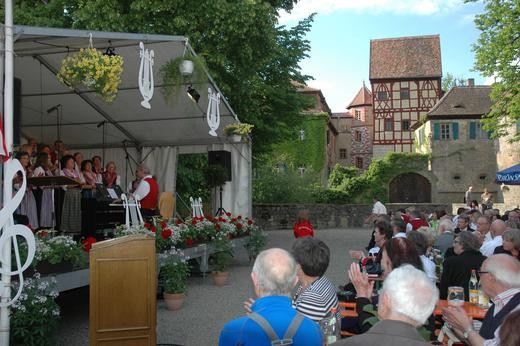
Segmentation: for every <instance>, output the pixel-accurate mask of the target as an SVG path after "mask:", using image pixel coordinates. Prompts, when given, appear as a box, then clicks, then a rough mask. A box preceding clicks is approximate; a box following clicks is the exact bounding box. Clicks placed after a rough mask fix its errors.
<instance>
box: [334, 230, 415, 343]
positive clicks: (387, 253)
mask: <svg viewBox="0 0 520 346" xmlns="http://www.w3.org/2000/svg"><path fill="white" fill-rule="evenodd" d="M402 264H411V265H412V266H414V267H415V268H417V269H420V270H423V265H422V261H421V258H420V257H419V253H418V252H417V250H416V249H415V246H414V245H413V244H412V242H411V241H410V240H408V239H406V238H392V239H389V240H388V241H387V242H386V243H385V244H384V245H383V248H382V259H381V265H382V267H383V278H385V277H386V276H388V275H389V274H390V272H391V271H392V269H393V268H397V267H399V266H401V265H402ZM348 276H349V278H350V281H351V282H352V284H353V285H354V287H355V289H356V293H357V297H356V311H357V313H358V319H357V328H352V329H351V326H352V324H351V323H350V321H349V319H348V318H344V319H343V320H342V329H345V330H348V331H350V332H354V333H355V334H359V333H362V332H366V331H367V330H368V329H370V327H371V325H370V323H368V321H367V320H369V319H370V318H371V317H373V316H372V314H370V313H368V312H366V311H365V307H366V306H367V305H370V304H372V293H373V292H374V281H370V280H369V278H368V275H367V274H366V273H362V272H361V269H360V267H359V265H358V264H357V263H352V264H351V265H350V269H349V271H348Z"/></svg>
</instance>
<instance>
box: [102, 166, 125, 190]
mask: <svg viewBox="0 0 520 346" xmlns="http://www.w3.org/2000/svg"><path fill="white" fill-rule="evenodd" d="M120 183H121V178H120V177H119V175H117V172H116V164H115V163H114V161H110V162H109V163H107V166H106V170H105V172H104V173H103V184H104V185H105V186H106V187H112V186H114V185H119V184H120Z"/></svg>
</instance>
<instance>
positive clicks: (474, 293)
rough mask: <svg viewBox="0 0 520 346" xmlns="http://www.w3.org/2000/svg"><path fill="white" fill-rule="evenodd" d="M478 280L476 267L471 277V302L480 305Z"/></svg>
mask: <svg viewBox="0 0 520 346" xmlns="http://www.w3.org/2000/svg"><path fill="white" fill-rule="evenodd" d="M478 289H479V287H478V280H477V272H476V271H475V269H472V270H471V278H470V279H469V302H470V304H472V305H478Z"/></svg>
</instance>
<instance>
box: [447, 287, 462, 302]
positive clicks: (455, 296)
mask: <svg viewBox="0 0 520 346" xmlns="http://www.w3.org/2000/svg"><path fill="white" fill-rule="evenodd" d="M448 304H449V305H453V306H462V305H464V288H462V287H459V286H450V287H448Z"/></svg>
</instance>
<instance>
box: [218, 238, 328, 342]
mask: <svg viewBox="0 0 520 346" xmlns="http://www.w3.org/2000/svg"><path fill="white" fill-rule="evenodd" d="M296 271H297V264H296V262H295V260H294V259H293V257H292V256H291V254H289V253H288V252H287V251H285V250H282V249H277V248H273V249H268V250H265V251H262V252H261V253H260V254H259V255H258V257H257V258H256V260H255V264H254V265H253V271H252V273H251V279H252V281H253V286H254V289H255V294H256V296H257V297H258V299H257V300H256V301H255V302H254V304H253V305H252V306H251V311H252V314H248V315H247V316H244V317H241V318H238V319H236V320H233V321H231V322H228V323H227V324H225V325H224V327H223V328H222V331H221V332H220V337H219V345H220V346H228V345H266V346H267V345H272V341H273V340H272V339H271V338H270V337H269V336H268V334H267V333H266V332H265V329H264V328H263V327H261V326H260V324H258V322H256V319H257V318H258V316H260V318H261V320H265V322H266V323H267V324H268V325H270V326H271V328H272V329H274V332H275V333H276V334H277V335H278V337H279V338H280V339H281V338H282V337H283V336H284V335H285V333H286V331H287V330H288V329H289V326H290V325H291V324H292V323H293V321H294V319H295V318H297V319H298V320H300V319H301V323H299V324H298V326H297V328H296V332H295V334H294V335H293V336H292V337H291V338H292V345H295V346H307V345H322V342H323V341H322V333H321V330H320V328H319V326H318V324H317V323H316V322H314V321H312V320H311V319H310V318H308V317H305V316H303V315H301V314H300V313H298V312H297V311H296V310H295V309H294V308H293V307H292V306H291V299H290V295H291V290H292V288H293V287H294V285H295V284H296V281H297V277H296ZM253 314H254V315H253ZM297 316H299V317H297ZM253 318H255V320H254V319H253Z"/></svg>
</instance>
